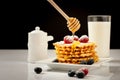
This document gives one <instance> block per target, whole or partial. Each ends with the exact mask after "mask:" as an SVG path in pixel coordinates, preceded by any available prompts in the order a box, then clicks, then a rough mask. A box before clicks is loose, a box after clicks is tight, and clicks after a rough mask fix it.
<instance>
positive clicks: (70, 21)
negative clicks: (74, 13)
mask: <svg viewBox="0 0 120 80" xmlns="http://www.w3.org/2000/svg"><path fill="white" fill-rule="evenodd" d="M47 1H48V2H49V3H50V4H51V5H52V6H53V7H54V8H55V9H56V10H57V11H58V12H59V13H60V14H61V15H62V16H63V17H64V18H65V19H66V20H67V27H68V28H69V30H70V31H71V32H72V34H73V35H74V34H75V32H76V31H78V30H79V28H80V26H81V25H80V22H79V20H78V19H77V18H75V17H69V16H68V15H67V14H65V12H63V11H62V9H60V7H59V6H58V5H57V4H56V3H55V2H54V1H53V0H47Z"/></svg>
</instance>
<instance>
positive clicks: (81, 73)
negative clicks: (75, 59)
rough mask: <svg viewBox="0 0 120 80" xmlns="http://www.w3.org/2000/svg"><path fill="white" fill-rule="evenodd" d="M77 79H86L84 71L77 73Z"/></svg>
mask: <svg viewBox="0 0 120 80" xmlns="http://www.w3.org/2000/svg"><path fill="white" fill-rule="evenodd" d="M76 77H77V78H84V77H85V73H84V72H83V71H77V72H76Z"/></svg>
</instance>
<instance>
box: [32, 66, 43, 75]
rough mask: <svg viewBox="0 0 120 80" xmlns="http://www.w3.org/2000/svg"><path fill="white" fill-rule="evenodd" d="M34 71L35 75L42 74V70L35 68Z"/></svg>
mask: <svg viewBox="0 0 120 80" xmlns="http://www.w3.org/2000/svg"><path fill="white" fill-rule="evenodd" d="M34 71H35V72H36V73H37V74H40V73H41V72H42V68H40V67H36V68H35V69H34Z"/></svg>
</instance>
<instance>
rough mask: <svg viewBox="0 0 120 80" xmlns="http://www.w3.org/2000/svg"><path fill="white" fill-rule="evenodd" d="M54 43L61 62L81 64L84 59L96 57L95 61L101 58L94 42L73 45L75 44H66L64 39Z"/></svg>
mask: <svg viewBox="0 0 120 80" xmlns="http://www.w3.org/2000/svg"><path fill="white" fill-rule="evenodd" d="M53 45H54V47H55V52H56V56H57V59H58V61H59V62H61V63H73V64H80V63H81V61H83V60H85V61H88V60H89V59H94V62H97V61H98V60H99V58H98V56H97V52H96V51H95V48H96V44H95V43H94V42H88V43H80V44H79V45H75V46H73V44H64V42H63V41H60V42H56V43H53Z"/></svg>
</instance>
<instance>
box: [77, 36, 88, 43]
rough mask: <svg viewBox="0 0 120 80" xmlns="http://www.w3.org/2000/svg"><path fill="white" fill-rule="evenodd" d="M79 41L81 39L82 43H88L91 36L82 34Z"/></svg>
mask: <svg viewBox="0 0 120 80" xmlns="http://www.w3.org/2000/svg"><path fill="white" fill-rule="evenodd" d="M79 41H80V42H81V43H87V42H88V41H89V38H88V36H87V35H83V36H81V37H80V38H79Z"/></svg>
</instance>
